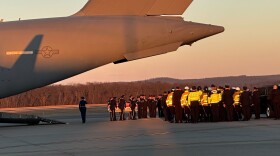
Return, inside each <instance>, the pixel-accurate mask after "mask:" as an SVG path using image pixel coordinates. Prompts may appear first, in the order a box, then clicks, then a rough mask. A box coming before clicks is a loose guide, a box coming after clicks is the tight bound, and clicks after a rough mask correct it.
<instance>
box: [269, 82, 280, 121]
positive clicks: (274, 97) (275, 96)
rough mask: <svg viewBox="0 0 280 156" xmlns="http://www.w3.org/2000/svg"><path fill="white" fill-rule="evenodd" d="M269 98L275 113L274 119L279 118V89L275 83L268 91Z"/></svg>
mask: <svg viewBox="0 0 280 156" xmlns="http://www.w3.org/2000/svg"><path fill="white" fill-rule="evenodd" d="M269 100H270V101H271V104H272V106H273V110H274V113H275V120H279V119H280V90H279V89H278V86H277V85H274V86H273V90H272V91H271V92H270V95H269Z"/></svg>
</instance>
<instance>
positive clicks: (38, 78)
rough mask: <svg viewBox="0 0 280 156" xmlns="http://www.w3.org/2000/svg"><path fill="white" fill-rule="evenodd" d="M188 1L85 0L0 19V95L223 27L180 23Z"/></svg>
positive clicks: (170, 47) (173, 46)
mask: <svg viewBox="0 0 280 156" xmlns="http://www.w3.org/2000/svg"><path fill="white" fill-rule="evenodd" d="M191 3H192V0H89V1H88V3H87V4H86V5H85V6H84V7H83V8H82V9H81V10H80V11H78V12H77V13H75V14H74V15H72V16H69V17H60V18H48V19H34V20H21V21H12V22H1V23H0V36H1V37H0V98H4V97H8V96H12V95H16V94H19V93H22V92H25V91H28V90H31V89H35V88H39V87H43V86H46V85H49V84H52V83H55V82H58V81H61V80H64V79H66V78H69V77H72V76H75V75H78V74H81V73H83V72H86V71H89V70H92V69H94V68H97V67H100V66H103V65H106V64H109V63H112V62H113V63H115V64H117V63H124V62H127V61H133V60H137V59H142V58H146V57H151V56H155V55H160V54H164V53H168V52H173V51H176V50H177V49H178V48H179V47H180V46H184V45H191V44H193V43H194V42H196V41H198V40H201V39H204V38H206V37H209V36H212V35H215V34H218V33H221V32H223V31H224V28H223V27H221V26H214V25H208V24H200V23H194V22H186V21H184V20H183V18H182V17H181V15H182V14H183V13H184V12H185V10H186V9H187V8H188V7H189V5H190V4H191Z"/></svg>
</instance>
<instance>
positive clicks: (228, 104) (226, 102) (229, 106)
mask: <svg viewBox="0 0 280 156" xmlns="http://www.w3.org/2000/svg"><path fill="white" fill-rule="evenodd" d="M233 94H234V91H233V90H232V89H231V88H230V86H228V85H226V86H225V90H224V93H223V97H222V101H223V106H224V107H225V108H226V113H227V121H233V108H234V107H233Z"/></svg>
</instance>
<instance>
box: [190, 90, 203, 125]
mask: <svg viewBox="0 0 280 156" xmlns="http://www.w3.org/2000/svg"><path fill="white" fill-rule="evenodd" d="M200 96H201V94H200V93H199V92H198V91H197V90H196V87H195V86H193V87H192V91H191V92H190V94H189V96H188V103H190V108H191V117H192V123H197V122H198V119H199V102H200Z"/></svg>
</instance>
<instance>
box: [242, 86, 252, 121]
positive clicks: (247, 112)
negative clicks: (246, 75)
mask: <svg viewBox="0 0 280 156" xmlns="http://www.w3.org/2000/svg"><path fill="white" fill-rule="evenodd" d="M240 103H241V107H242V113H243V116H244V118H243V121H249V120H250V118H251V107H250V106H251V94H250V92H249V90H248V88H247V87H246V86H244V87H243V91H242V93H241V95H240Z"/></svg>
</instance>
